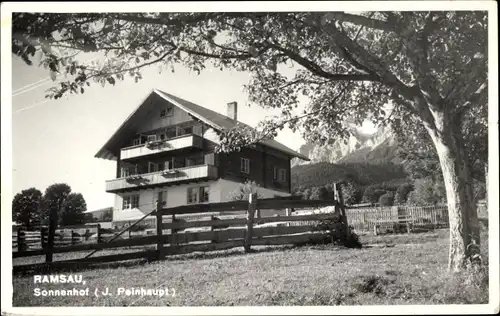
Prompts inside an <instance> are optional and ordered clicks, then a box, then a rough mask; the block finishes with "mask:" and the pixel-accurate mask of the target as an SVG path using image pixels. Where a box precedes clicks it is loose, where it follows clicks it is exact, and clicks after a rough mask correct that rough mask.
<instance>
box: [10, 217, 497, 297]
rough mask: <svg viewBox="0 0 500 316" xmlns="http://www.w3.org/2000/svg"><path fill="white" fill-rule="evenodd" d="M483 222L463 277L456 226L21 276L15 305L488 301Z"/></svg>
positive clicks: (16, 285) (16, 277) (16, 278)
mask: <svg viewBox="0 0 500 316" xmlns="http://www.w3.org/2000/svg"><path fill="white" fill-rule="evenodd" d="M482 226H483V227H482V228H483V229H482V255H483V257H484V259H483V262H484V264H483V265H482V267H471V268H469V269H468V270H467V271H466V272H464V273H461V274H455V275H453V274H449V273H448V272H447V261H448V234H449V232H448V230H446V229H438V230H434V231H430V232H425V233H416V234H410V235H408V234H400V235H385V236H373V235H364V236H361V237H360V239H361V242H362V243H363V248H362V249H347V248H341V247H337V246H333V245H318V246H300V247H298V246H296V247H274V248H269V247H267V248H264V247H261V248H259V247H256V248H255V249H256V250H255V251H254V252H253V253H249V254H245V253H243V249H239V248H238V249H233V250H228V251H219V252H210V253H193V254H189V255H182V256H173V257H167V259H166V260H165V261H160V262H142V261H134V262H122V263H112V264H101V265H98V266H94V267H91V268H88V269H86V270H80V271H64V272H58V273H65V274H67V273H74V274H81V275H83V279H84V280H85V282H86V284H85V285H79V284H77V285H74V284H34V282H33V276H32V275H14V276H13V288H14V297H13V306H16V307H23V306H248V305H253V306H255V305H257V306H258V305H267V306H283V305H330V306H331V305H386V304H390V305H401V304H482V303H488V261H487V257H488V236H487V229H486V228H487V223H484V222H483V223H482ZM115 253H116V251H115ZM68 255H69V254H66V256H68ZM84 255H85V253H80V254H71V256H73V257H78V256H79V257H83V256H84ZM66 258H67V259H69V257H66ZM21 259H22V260H21ZM28 259H30V260H33V259H32V258H19V259H15V262H14V264H16V263H18V264H20V263H28V262H27V261H26V260H28ZM37 287H39V288H43V289H70V288H73V287H76V288H86V287H89V288H90V293H91V294H90V295H89V296H84V297H72V296H66V297H63V296H58V297H42V296H38V297H36V296H34V289H35V288H37ZM119 287H122V288H140V287H144V288H147V289H155V288H162V289H163V288H168V289H175V295H174V296H172V295H169V296H164V297H161V298H160V297H156V296H126V295H116V291H117V289H118V288H119ZM95 288H98V289H105V288H108V289H109V291H110V293H112V294H115V295H113V296H99V297H95V296H94V295H93V294H92V293H93V292H94V290H95ZM171 293H172V292H171Z"/></svg>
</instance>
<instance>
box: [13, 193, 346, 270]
mask: <svg viewBox="0 0 500 316" xmlns="http://www.w3.org/2000/svg"><path fill="white" fill-rule="evenodd" d="M338 189H339V190H338V194H337V200H326V201H325V200H317V201H315V200H307V201H305V200H285V199H281V198H280V199H261V200H258V201H257V200H255V199H254V198H253V196H252V195H251V196H250V200H249V201H234V202H224V203H213V204H198V205H186V206H180V207H174V208H162V207H161V203H158V204H157V207H156V210H155V211H153V212H152V213H151V214H146V215H145V217H146V216H148V215H154V216H155V217H156V234H155V235H150V236H143V237H137V238H132V239H121V240H110V241H109V242H104V243H89V244H79V245H71V246H64V247H53V248H52V247H46V248H45V249H38V250H27V251H20V252H15V253H13V257H14V258H19V257H29V256H37V255H38V256H39V255H43V254H46V258H47V260H46V261H49V259H50V262H45V263H37V264H27V265H26V264H25V265H15V264H14V272H18V271H26V270H32V269H39V268H55V267H72V268H74V267H75V266H79V265H86V264H91V263H96V262H99V263H100V262H111V261H123V260H131V259H139V258H145V259H151V260H154V259H163V258H165V256H169V255H178V254H185V253H190V252H195V251H212V250H222V249H229V248H235V247H243V249H244V250H245V251H246V252H249V251H251V248H252V246H261V245H286V244H298V243H307V242H312V241H316V240H321V239H324V238H329V237H330V236H332V234H335V235H336V236H337V237H338V238H344V237H347V235H348V234H349V229H348V228H347V227H348V226H347V221H346V216H345V208H344V207H343V204H342V202H338V201H342V199H341V194H340V188H338ZM325 206H335V209H336V211H335V212H334V213H328V214H312V215H298V216H294V215H291V213H292V209H300V208H309V209H310V208H316V207H325ZM275 209H286V210H287V211H286V215H285V216H266V210H275ZM235 211H244V212H245V215H244V217H242V216H241V215H234V212H235ZM213 212H220V214H224V212H230V213H231V214H233V215H231V216H223V215H220V216H215V215H213ZM184 214H201V215H198V216H196V218H194V219H189V218H186V219H182V220H180V219H179V218H180V217H181V216H183V215H184ZM203 214H206V215H207V216H203ZM145 217H144V218H145ZM144 218H143V219H144ZM143 219H141V220H143ZM297 221H307V222H308V223H309V225H302V226H293V225H289V223H293V222H297ZM323 221H329V223H333V224H332V225H329V226H328V227H327V228H325V227H322V228H321V229H319V228H318V225H314V224H312V225H311V222H314V223H316V224H318V223H321V222H323ZM139 222H140V221H137V222H136V223H134V224H133V225H131V227H133V226H134V225H136V224H137V223H139ZM193 229H196V230H197V231H192V230H193ZM125 231H126V230H123V231H122V232H121V233H120V235H121V234H124V233H125ZM117 236H118V235H117ZM147 245H150V246H151V245H153V246H156V247H155V248H156V249H153V250H141V251H139V252H128V253H119V254H112V255H104V256H94V257H91V256H92V255H93V254H94V253H96V252H97V251H100V250H103V249H117V248H123V247H131V246H142V247H146V246H147ZM49 249H50V250H49ZM89 250H92V252H91V253H90V254H85V253H84V254H82V258H81V259H76V260H63V261H54V262H52V253H67V252H76V251H89ZM47 251H51V254H50V255H48V254H47Z"/></svg>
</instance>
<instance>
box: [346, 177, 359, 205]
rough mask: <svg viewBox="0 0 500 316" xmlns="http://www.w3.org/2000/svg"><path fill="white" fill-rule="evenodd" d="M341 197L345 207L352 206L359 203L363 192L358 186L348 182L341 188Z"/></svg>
mask: <svg viewBox="0 0 500 316" xmlns="http://www.w3.org/2000/svg"><path fill="white" fill-rule="evenodd" d="M342 196H343V197H344V203H345V205H353V204H358V203H359V202H361V199H362V197H363V192H362V191H361V188H360V187H359V186H357V185H355V184H353V183H352V182H349V183H348V184H346V185H343V186H342Z"/></svg>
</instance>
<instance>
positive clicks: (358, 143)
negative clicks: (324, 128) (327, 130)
mask: <svg viewBox="0 0 500 316" xmlns="http://www.w3.org/2000/svg"><path fill="white" fill-rule="evenodd" d="M299 152H300V153H301V154H303V155H306V156H308V157H309V159H311V163H317V162H330V163H337V162H371V163H377V162H393V163H399V162H400V161H399V158H398V156H397V143H396V138H395V136H394V133H393V131H392V129H391V128H390V127H389V126H385V127H380V128H379V129H378V130H377V131H376V132H375V133H373V134H368V133H366V132H363V131H362V130H360V129H359V128H356V129H353V131H352V135H351V136H350V137H349V138H348V140H347V142H344V141H343V140H339V141H337V142H335V143H334V144H333V145H330V146H318V145H314V144H309V143H306V144H304V145H302V146H301V147H300V148H299ZM298 164H301V163H300V162H299V161H294V163H293V165H298Z"/></svg>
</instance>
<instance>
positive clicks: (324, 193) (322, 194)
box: [309, 187, 329, 200]
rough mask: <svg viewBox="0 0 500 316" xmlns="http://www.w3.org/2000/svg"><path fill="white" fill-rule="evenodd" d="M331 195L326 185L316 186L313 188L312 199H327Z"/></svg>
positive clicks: (310, 197)
mask: <svg viewBox="0 0 500 316" xmlns="http://www.w3.org/2000/svg"><path fill="white" fill-rule="evenodd" d="M328 196H329V193H328V190H327V188H326V187H314V188H312V189H311V195H310V196H309V199H310V200H327V199H328Z"/></svg>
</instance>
